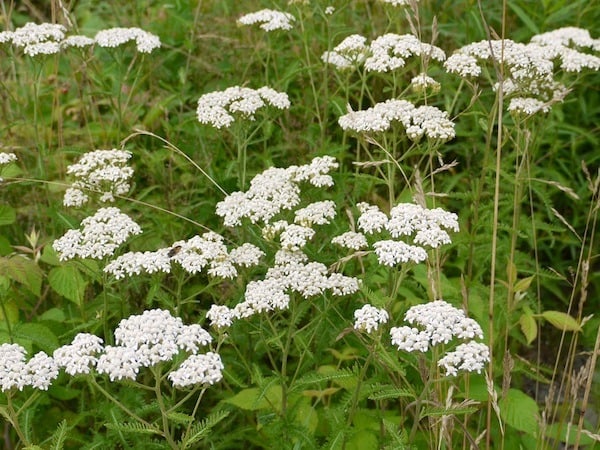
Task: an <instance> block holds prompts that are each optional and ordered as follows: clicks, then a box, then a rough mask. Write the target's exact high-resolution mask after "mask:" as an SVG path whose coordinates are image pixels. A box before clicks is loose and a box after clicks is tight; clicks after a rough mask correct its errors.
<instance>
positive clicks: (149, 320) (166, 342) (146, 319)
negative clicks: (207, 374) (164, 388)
mask: <svg viewBox="0 0 600 450" xmlns="http://www.w3.org/2000/svg"><path fill="white" fill-rule="evenodd" d="M211 341H212V337H211V336H210V334H208V332H207V331H206V330H204V329H203V328H202V327H201V326H200V325H197V324H192V325H184V324H183V321H182V320H181V319H180V318H178V317H173V316H172V315H171V313H170V312H169V311H166V310H160V309H153V310H149V311H144V313H142V314H141V315H134V316H130V317H129V318H127V319H123V320H122V321H121V322H120V323H119V325H118V327H117V328H116V329H115V342H116V344H117V345H116V346H106V347H105V348H104V350H103V352H102V354H101V355H100V356H99V358H98V360H97V363H96V371H97V372H98V373H101V374H102V373H105V374H107V375H108V376H109V377H110V380H111V381H115V380H122V379H126V378H127V379H131V380H135V378H136V377H137V374H138V372H139V370H140V369H141V368H143V367H151V366H154V365H156V364H158V363H160V362H166V361H171V360H172V359H173V358H174V357H175V356H176V355H178V354H179V353H180V352H181V351H185V352H188V353H192V355H193V356H198V355H196V353H197V352H198V350H199V348H200V347H201V346H206V345H208V344H210V343H211ZM211 355H213V354H211ZM183 364H186V363H185V361H184V363H183ZM188 365H189V364H188ZM186 367H187V366H186ZM183 371H185V368H184V369H183ZM177 372H178V371H175V373H177ZM171 373H173V372H171ZM181 376H182V375H181V372H180V373H179V375H174V376H173V377H169V378H171V379H172V381H173V385H174V386H176V387H181V386H185V384H182V383H179V382H176V380H179V379H181V378H180V377H181ZM212 379H213V382H211V383H210V384H213V383H214V382H215V381H218V379H217V378H216V377H213V378H212ZM219 379H220V378H219ZM196 380H197V383H207V382H208V381H204V380H201V379H200V378H196ZM189 384H192V382H190V383H188V384H187V385H189Z"/></svg>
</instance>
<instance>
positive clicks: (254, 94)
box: [196, 86, 290, 128]
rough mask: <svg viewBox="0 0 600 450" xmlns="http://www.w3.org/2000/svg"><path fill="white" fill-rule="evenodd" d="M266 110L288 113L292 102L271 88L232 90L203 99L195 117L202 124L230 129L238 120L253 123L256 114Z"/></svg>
mask: <svg viewBox="0 0 600 450" xmlns="http://www.w3.org/2000/svg"><path fill="white" fill-rule="evenodd" d="M267 106H273V107H275V108H277V109H288V108H289V107H290V101H289V98H288V96H287V94H286V93H285V92H278V91H276V90H274V89H272V88H270V87H268V86H263V87H261V88H259V89H251V88H247V87H241V86H233V87H230V88H227V89H225V90H224V91H216V92H210V93H208V94H204V95H203V96H202V97H200V98H199V99H198V108H197V109H196V115H197V117H198V121H199V122H200V123H202V124H206V125H211V126H213V127H215V128H228V127H229V126H231V124H233V122H234V121H235V119H236V117H238V116H239V117H242V118H244V119H248V120H254V115H255V114H256V112H257V111H258V110H260V109H261V108H265V107H267Z"/></svg>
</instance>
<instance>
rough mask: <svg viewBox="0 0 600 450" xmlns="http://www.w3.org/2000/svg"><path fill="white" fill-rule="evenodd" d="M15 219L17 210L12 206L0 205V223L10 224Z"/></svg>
mask: <svg viewBox="0 0 600 450" xmlns="http://www.w3.org/2000/svg"><path fill="white" fill-rule="evenodd" d="M15 220H17V212H16V211H15V209H14V208H13V207H12V206H9V205H0V225H10V224H11V223H14V222H15Z"/></svg>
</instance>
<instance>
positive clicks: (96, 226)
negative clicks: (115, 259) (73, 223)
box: [52, 207, 142, 261]
mask: <svg viewBox="0 0 600 450" xmlns="http://www.w3.org/2000/svg"><path fill="white" fill-rule="evenodd" d="M81 225H82V226H83V228H82V229H81V230H69V231H67V232H66V233H65V234H64V235H63V236H62V237H61V238H59V239H57V240H55V241H54V242H53V244H52V248H53V249H54V250H55V251H56V252H57V253H58V257H59V258H60V260H61V261H66V260H69V259H73V258H93V259H102V258H104V257H106V256H111V255H112V254H113V253H114V252H115V250H116V249H117V248H118V247H119V246H120V245H121V244H123V243H124V242H125V241H126V240H127V239H128V238H129V237H130V236H132V235H136V234H140V233H141V232H142V229H141V228H140V226H139V225H138V224H137V223H135V222H134V221H133V220H132V219H131V218H130V217H129V216H128V215H127V214H124V213H122V212H121V211H120V210H119V209H118V208H114V207H110V208H100V209H99V210H98V211H97V212H96V214H94V215H93V216H91V217H86V218H85V219H83V220H82V221H81Z"/></svg>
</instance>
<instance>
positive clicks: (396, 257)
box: [373, 240, 427, 267]
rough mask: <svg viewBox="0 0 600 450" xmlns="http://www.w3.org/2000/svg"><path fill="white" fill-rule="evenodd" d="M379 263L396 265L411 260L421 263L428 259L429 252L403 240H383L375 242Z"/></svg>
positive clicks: (374, 247)
mask: <svg viewBox="0 0 600 450" xmlns="http://www.w3.org/2000/svg"><path fill="white" fill-rule="evenodd" d="M373 249H374V250H375V254H376V255H377V260H378V261H379V264H383V265H384V266H389V267H395V266H397V265H399V264H406V263H409V262H412V263H415V264H419V263H422V262H423V261H425V260H426V259H427V252H426V251H425V250H424V249H423V248H422V247H418V246H416V245H410V244H407V243H406V242H402V241H392V240H382V241H377V242H375V243H374V244H373Z"/></svg>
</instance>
